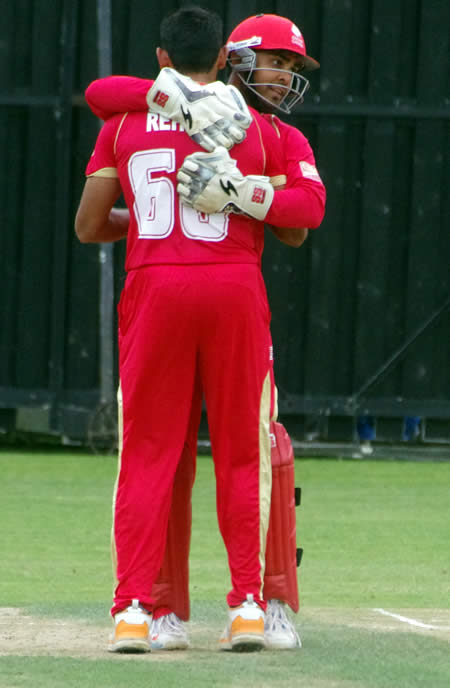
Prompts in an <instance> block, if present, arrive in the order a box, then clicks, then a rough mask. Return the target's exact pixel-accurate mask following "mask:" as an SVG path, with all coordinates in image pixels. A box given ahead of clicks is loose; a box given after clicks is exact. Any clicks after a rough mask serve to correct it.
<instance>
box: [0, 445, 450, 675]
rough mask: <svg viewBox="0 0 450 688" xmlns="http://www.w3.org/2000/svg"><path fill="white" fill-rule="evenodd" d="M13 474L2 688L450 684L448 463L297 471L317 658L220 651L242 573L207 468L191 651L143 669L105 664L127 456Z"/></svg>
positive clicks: (14, 456)
mask: <svg viewBox="0 0 450 688" xmlns="http://www.w3.org/2000/svg"><path fill="white" fill-rule="evenodd" d="M0 469H1V481H2V488H1V507H0V508H1V512H0V513H1V526H2V547H1V564H0V574H1V575H0V687H1V688H20V687H22V686H23V687H25V686H27V688H28V686H30V685H32V686H33V688H41V687H42V688H44V687H45V688H53V687H54V686H55V687H56V686H80V687H81V688H90V687H92V688H104V687H105V688H106V686H108V687H110V686H124V685H125V686H133V688H134V687H136V688H138V687H140V686H152V687H156V688H159V687H161V688H162V687H163V686H164V687H167V688H170V687H172V686H188V687H190V686H192V687H196V686H218V687H222V686H223V687H224V688H225V687H227V688H237V687H239V688H240V687H241V686H246V687H248V688H253V687H256V686H258V688H266V687H269V686H279V687H280V688H284V687H288V686H301V687H304V688H384V687H386V688H387V687H389V688H416V687H417V688H418V687H419V686H420V687H421V688H422V687H423V686H425V685H427V686H428V685H430V686H432V687H433V688H440V687H441V686H442V688H444V686H445V687H446V688H447V687H448V686H449V685H450V662H449V661H448V658H449V650H450V647H449V640H450V610H449V599H450V594H449V593H450V586H449V580H450V568H449V567H450V561H449V550H450V547H449V545H450V537H449V522H450V518H449V516H450V514H449V493H450V490H449V487H450V464H449V463H425V462H424V463H417V462H414V463H408V462H396V461H351V460H349V461H338V460H325V459H318V460H312V459H309V460H308V459H301V460H297V461H296V472H297V484H299V485H301V486H302V489H303V499H302V506H301V507H300V509H299V510H298V542H299V544H301V545H302V546H303V548H304V557H303V562H302V566H301V568H300V570H299V580H300V591H301V599H302V609H301V611H300V613H299V614H298V616H297V617H295V620H296V624H297V628H298V630H299V633H300V635H301V637H302V641H303V648H302V649H301V650H300V651H299V652H273V651H272V652H268V651H267V652H263V653H259V654H257V655H236V654H234V653H219V652H218V651H217V650H216V640H217V638H218V636H219V634H220V632H221V631H222V628H223V626H224V623H225V620H226V607H225V595H226V592H227V590H228V588H229V575H228V570H227V565H226V559H225V551H224V547H223V544H222V542H221V539H220V536H219V534H218V530H217V525H216V517H215V504H214V489H215V488H214V477H213V471H212V462H211V460H210V459H209V458H207V457H202V458H200V459H199V461H198V474H197V481H196V486H195V492H194V532H193V542H192V552H191V601H192V621H191V623H190V627H191V640H192V649H191V650H190V651H188V652H173V653H153V654H151V655H146V656H143V657H139V656H138V657H136V656H112V655H109V654H107V653H106V651H105V646H106V642H107V637H108V634H109V631H110V628H111V622H110V620H109V618H108V609H109V606H110V603H111V592H112V583H113V578H112V571H111V564H110V528H111V495H112V489H113V484H114V480H115V476H116V460H115V458H114V457H98V456H90V455H87V454H82V453H78V454H77V453H67V452H63V453H57V452H55V451H51V452H50V453H48V454H44V453H37V452H35V453H32V452H30V453H20V452H8V451H2V452H0ZM379 610H384V613H383V611H379ZM392 615H394V616H392ZM420 624H422V625H420Z"/></svg>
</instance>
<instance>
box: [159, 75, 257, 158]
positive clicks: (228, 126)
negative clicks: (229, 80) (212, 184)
mask: <svg viewBox="0 0 450 688" xmlns="http://www.w3.org/2000/svg"><path fill="white" fill-rule="evenodd" d="M147 105H148V106H149V109H150V110H151V112H156V113H159V114H161V115H163V116H164V117H167V119H171V120H173V121H174V122H178V123H179V124H181V125H182V126H183V128H184V130H185V131H186V133H187V134H189V136H190V137H191V138H192V139H193V140H194V141H195V142H196V143H198V144H199V145H200V146H202V148H205V150H207V151H213V150H214V149H215V148H216V146H225V148H231V147H232V146H234V144H235V143H240V142H241V141H243V140H244V139H245V137H246V129H248V127H249V126H250V124H251V122H252V116H251V114H250V112H249V110H248V107H247V105H246V103H245V100H244V98H243V97H242V95H241V93H240V92H239V91H238V90H237V88H235V87H234V86H226V85H225V84H224V83H223V82H222V81H214V82H213V83H211V84H199V83H197V82H196V81H194V80H193V79H191V78H190V77H187V76H184V75H182V74H179V72H177V71H176V70H175V69H171V68H170V67H165V68H164V69H162V70H161V72H160V73H159V75H158V77H157V79H156V81H155V82H154V84H153V86H152V87H151V88H150V89H149V91H148V93H147Z"/></svg>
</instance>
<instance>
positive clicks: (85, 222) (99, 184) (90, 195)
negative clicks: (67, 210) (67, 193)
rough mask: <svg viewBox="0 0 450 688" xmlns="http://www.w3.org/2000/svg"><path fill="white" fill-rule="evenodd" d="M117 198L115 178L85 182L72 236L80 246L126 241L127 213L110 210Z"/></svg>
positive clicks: (97, 178) (119, 192) (112, 208)
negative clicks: (75, 237) (73, 235)
mask: <svg viewBox="0 0 450 688" xmlns="http://www.w3.org/2000/svg"><path fill="white" fill-rule="evenodd" d="M120 194H121V187H120V183H119V180H118V179H117V178H111V177H89V178H88V179H86V183H85V185H84V189H83V194H82V196H81V200H80V204H79V206H78V211H77V214H76V217H75V233H76V235H77V237H78V239H79V240H80V241H81V242H82V243H83V244H85V243H102V242H110V241H118V240H119V239H123V238H124V237H126V235H127V232H128V224H129V220H130V216H129V212H128V209H122V208H114V207H113V206H114V203H116V201H117V200H118V198H119V196H120Z"/></svg>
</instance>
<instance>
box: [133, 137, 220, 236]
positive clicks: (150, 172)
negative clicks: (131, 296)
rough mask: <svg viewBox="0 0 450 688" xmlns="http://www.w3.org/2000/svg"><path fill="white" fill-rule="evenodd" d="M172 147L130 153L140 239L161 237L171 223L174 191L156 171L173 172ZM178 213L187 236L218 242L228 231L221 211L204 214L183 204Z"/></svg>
mask: <svg viewBox="0 0 450 688" xmlns="http://www.w3.org/2000/svg"><path fill="white" fill-rule="evenodd" d="M174 170H175V151H174V150H173V149H172V148H159V149H156V150H148V151H139V152H138V153H135V154H134V155H132V156H131V158H130V160H129V163H128V176H129V179H130V184H131V188H132V189H133V193H134V213H135V217H136V221H137V224H138V230H139V237H140V238H141V239H164V238H165V237H168V236H169V235H170V234H171V232H172V230H173V227H174V223H175V202H176V193H175V188H174V185H173V183H172V181H171V180H170V179H169V178H168V177H165V176H158V173H161V172H162V173H166V174H169V173H170V172H174ZM178 203H179V215H180V225H181V230H182V232H183V234H184V235H185V236H186V237H187V238H188V239H197V240H200V241H222V240H223V239H225V237H226V236H227V233H228V217H227V216H226V215H224V214H223V213H214V214H212V215H206V214H205V213H200V212H197V211H196V210H194V209H193V208H188V207H186V206H184V205H183V204H182V203H181V201H180V200H178Z"/></svg>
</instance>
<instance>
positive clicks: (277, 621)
mask: <svg viewBox="0 0 450 688" xmlns="http://www.w3.org/2000/svg"><path fill="white" fill-rule="evenodd" d="M266 626H267V627H268V630H270V631H277V630H283V631H286V630H287V631H289V632H290V633H292V634H293V635H294V636H295V638H296V639H297V638H298V634H297V631H296V630H295V628H294V626H293V624H292V623H291V621H290V620H289V619H288V617H287V616H286V612H285V611H284V609H283V607H282V605H281V604H280V603H274V602H272V603H271V604H269V605H268V608H267V613H266Z"/></svg>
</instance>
